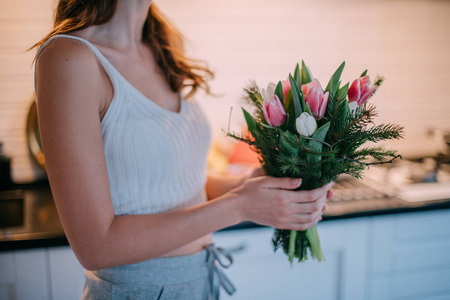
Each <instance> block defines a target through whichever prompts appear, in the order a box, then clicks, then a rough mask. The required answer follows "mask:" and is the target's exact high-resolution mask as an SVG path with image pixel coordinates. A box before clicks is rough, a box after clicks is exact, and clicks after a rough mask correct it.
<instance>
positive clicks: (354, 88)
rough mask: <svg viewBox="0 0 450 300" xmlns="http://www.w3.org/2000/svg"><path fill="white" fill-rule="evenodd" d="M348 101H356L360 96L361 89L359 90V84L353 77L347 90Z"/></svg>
mask: <svg viewBox="0 0 450 300" xmlns="http://www.w3.org/2000/svg"><path fill="white" fill-rule="evenodd" d="M347 95H348V101H349V102H354V101H358V100H359V98H360V97H361V90H360V85H359V80H358V79H355V80H354V81H353V83H352V85H351V86H350V88H349V90H348V94H347Z"/></svg>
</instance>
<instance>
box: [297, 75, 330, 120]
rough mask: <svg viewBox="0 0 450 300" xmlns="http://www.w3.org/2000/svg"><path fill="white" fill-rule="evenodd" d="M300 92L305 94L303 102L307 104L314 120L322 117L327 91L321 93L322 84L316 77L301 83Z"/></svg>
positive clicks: (326, 101)
mask: <svg viewBox="0 0 450 300" xmlns="http://www.w3.org/2000/svg"><path fill="white" fill-rule="evenodd" d="M302 92H303V94H304V95H305V102H306V103H308V104H309V108H310V109H311V112H312V114H313V116H314V118H315V119H316V120H320V119H322V117H323V116H324V115H325V110H326V109H327V103H328V96H329V95H330V94H329V93H328V92H326V93H325V94H324V93H323V89H322V86H321V85H320V83H319V81H318V80H317V79H314V81H313V82H310V83H307V84H304V85H302Z"/></svg>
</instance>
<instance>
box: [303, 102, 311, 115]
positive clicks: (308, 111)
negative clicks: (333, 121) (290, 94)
mask: <svg viewBox="0 0 450 300" xmlns="http://www.w3.org/2000/svg"><path fill="white" fill-rule="evenodd" d="M305 112H307V113H309V114H310V115H311V116H312V115H313V114H312V112H311V108H310V107H309V104H308V103H306V106H305Z"/></svg>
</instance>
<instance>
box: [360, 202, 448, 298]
mask: <svg viewBox="0 0 450 300" xmlns="http://www.w3.org/2000/svg"><path fill="white" fill-rule="evenodd" d="M369 228H370V229H369V232H370V234H369V236H370V237H372V238H371V239H369V241H368V245H367V249H368V257H369V258H370V264H369V265H368V270H367V274H368V280H367V290H366V292H367V296H366V299H368V300H378V299H379V300H386V299H408V300H414V299H420V300H439V299H450V209H445V210H435V211H428V212H414V213H407V214H397V215H387V216H380V217H376V218H375V217H374V218H372V219H371V221H370V224H369Z"/></svg>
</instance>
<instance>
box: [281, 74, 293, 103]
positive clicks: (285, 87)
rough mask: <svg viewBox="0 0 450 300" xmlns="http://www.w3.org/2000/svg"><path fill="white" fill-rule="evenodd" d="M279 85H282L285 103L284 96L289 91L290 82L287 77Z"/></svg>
mask: <svg viewBox="0 0 450 300" xmlns="http://www.w3.org/2000/svg"><path fill="white" fill-rule="evenodd" d="M281 84H282V85H283V95H284V101H286V96H287V94H288V92H289V90H290V89H291V82H290V81H289V77H288V78H287V79H286V80H282V81H281Z"/></svg>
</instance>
